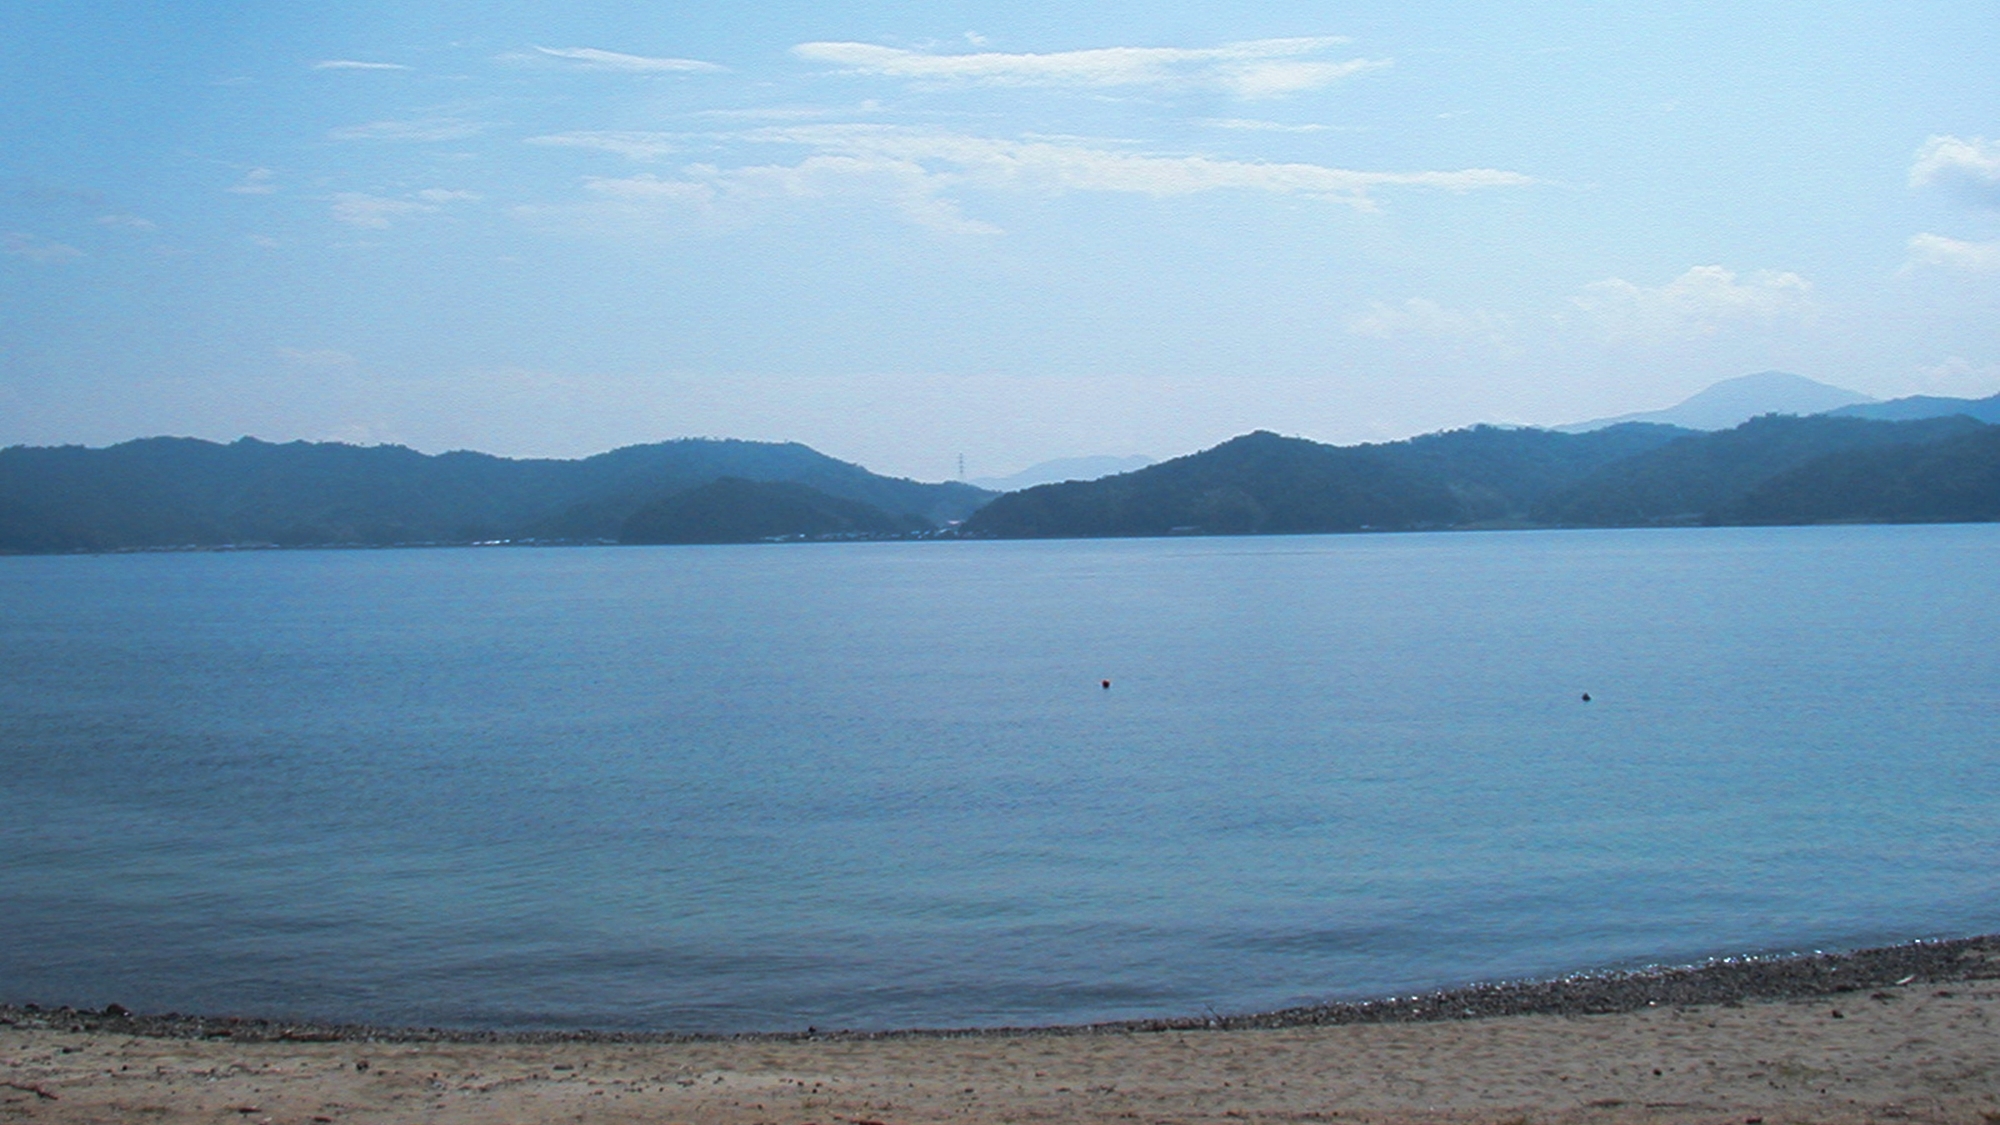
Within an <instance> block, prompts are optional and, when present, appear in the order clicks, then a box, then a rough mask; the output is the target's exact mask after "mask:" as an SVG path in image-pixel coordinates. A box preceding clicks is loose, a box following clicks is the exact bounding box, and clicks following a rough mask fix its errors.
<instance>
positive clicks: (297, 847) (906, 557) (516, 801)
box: [0, 525, 2000, 1031]
mask: <svg viewBox="0 0 2000 1125" xmlns="http://www.w3.org/2000/svg"><path fill="white" fill-rule="evenodd" d="M1996 548H2000V528H1996V527H1993V526H1988V525H1981V526H1926V527H1840V528H1788V529H1718V530H1674V531H1657V532H1644V531H1631V532H1624V531H1611V532H1553V533H1510V534H1499V533H1494V534H1447V535H1379V536H1347V537H1321V536H1311V537H1290V538H1265V539H1186V540H1180V539H1175V540H1132V541H1081V542H1011V543H990V542H989V543H918V544H901V543H899V544H890V543H884V544H853V545H841V546H832V545H828V546H802V547H716V548H657V549H654V548H621V549H594V550H593V549H574V550H525V549H496V550H479V551H473V550H442V551H414V550H413V551H379V552H269V553H245V554H156V555H127V556H94V557H33V558H8V559H0V755H4V759H0V760H4V761H5V762H6V763H7V778H8V788H9V790H10V792H11V793H12V794H13V795H14V799H13V800H12V801H11V802H10V805H11V809H10V815H8V816H7V817H4V818H0V855H4V856H5V857H6V858H5V861H4V863H0V1000H5V1001H13V1002H20V1001H29V1000H33V1001H38V1002H41V1003H44V1004H55V1003H71V1004H78V1005H93V1006H97V1005H102V1004H105V1003H108V1002H112V1001H117V1002H120V1003H123V1004H126V1005H128V1006H130V1007H134V1008H139V1009H142V1010H153V1011H160V1010H167V1009H178V1010H182V1011H199V1012H208V1013H227V1012H235V1013H242V1014H256V1015H284V1016H298V1017H316V1018H323V1019H355V1020H369V1021H378V1022H390V1023H417V1024H439V1025H478V1026H506V1027H527V1026H557V1027H582V1026H588V1027H596V1028H649V1029H666V1030H716V1031H740V1030H753V1029H786V1028H803V1027H805V1026H807V1025H809V1024H810V1025H816V1026H818V1027H821V1028H829V1027H869V1028H883V1027H897V1026H912V1025H926V1026H960V1025H991V1024H1022V1023H1050V1022H1070V1021H1083V1020H1095V1019H1106V1018H1116V1017H1128V1016H1148V1015H1189V1014H1196V1013H1199V1012H1202V1011H1204V1010H1207V1009H1210V1008H1212V1009H1214V1010H1217V1011H1221V1012H1231V1011H1244V1010H1251V1009H1265V1008H1272V1007H1277V1006H1282V1005H1287V1004H1295V1003H1302V1002H1310V1001H1313V1000H1319V999H1327V998H1335V997H1361V996H1375V995H1383V994H1388V993H1395V992H1406V991H1410V990H1413V989H1422V988H1430V987H1435V986H1441V985H1448V984H1454V983H1462V982H1468V981H1474V980H1483V979H1493V978H1498V977H1515V976H1537V975H1550V974H1556V973H1562V972H1567V971H1575V970H1587V969H1598V968H1608V967H1630V966H1637V965H1642V964H1647V963H1654V962H1662V961H1665V962H1673V961H1686V960H1694V959H1700V958H1704V957H1708V956H1715V955H1733V954H1744V953H1758V952H1776V951H1788V950H1797V949H1805V948H1821V947H1827V948H1830V947H1842V946H1856V945H1866V944H1875V943H1881V942H1890V941H1899V940H1906V939H1910V938H1917V937H1926V936H1949V935H1956V934H1967V933H1974V932H1984V931H1990V930H1994V929H2000V874H1996V872H2000V827H1996V825H2000V763H1996V761H1995V759H1994V755H1993V753H1992V745H1993V743H1992V736H1991V726H1992V718H1993V716H1994V714H1995V709H1996V706H2000V681H1996V675H1995V673H1996V669H1995V666H1994V660H1993V657H1992V655H1991V652H1992V646H1991V638H1992V637H1994V636H1996V635H2000V572H1996V569H1995V568H1994V567H1993V565H1992V560H1993V558H1994V557H1995V551H1996ZM1107 678H1108V679H1110V680H1111V681H1112V687H1111V688H1110V689H1108V690H1107V689H1105V688H1102V687H1100V686H1099V684H1100V681H1101V680H1103V679H1107ZM1586 691H1587V692H1589V693H1590V695H1591V697H1592V698H1591V701H1590V702H1587V703H1586V702H1584V701H1583V700H1582V699H1581V698H1580V696H1581V694H1582V693H1584V692H1586Z"/></svg>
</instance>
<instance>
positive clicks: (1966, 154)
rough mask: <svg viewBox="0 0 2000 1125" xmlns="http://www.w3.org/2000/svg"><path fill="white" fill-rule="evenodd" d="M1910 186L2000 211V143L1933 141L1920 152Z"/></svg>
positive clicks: (1941, 138) (1944, 138) (1953, 139)
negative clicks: (1940, 191)
mask: <svg viewBox="0 0 2000 1125" xmlns="http://www.w3.org/2000/svg"><path fill="white" fill-rule="evenodd" d="M1910 186H1911V187H1913V188H1921V187H1939V188H1943V189H1944V190H1946V191H1949V192H1951V193H1953V194H1955V195H1957V196H1959V197H1960V198H1961V199H1965V200H1967V201H1969V202H1972V203H1976V204H1978V205H1980V206H1983V207H2000V142H1995V141H1989V140H1987V139H1985V138H1984V137H1973V138H1971V139H1970V140H1968V139H1966V138H1963V137H1950V136H1938V137H1932V138H1930V139H1929V140H1927V141H1925V142H1924V146H1923V147H1922V148H1920V149H1918V150H1917V160H1916V163H1915V164H1913V165H1911V166H1910Z"/></svg>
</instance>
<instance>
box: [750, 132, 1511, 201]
mask: <svg viewBox="0 0 2000 1125" xmlns="http://www.w3.org/2000/svg"><path fill="white" fill-rule="evenodd" d="M745 136H746V137H747V138H748V139H752V140H760V141H766V142H774V143H788V144H800V145H807V146H810V147H812V148H814V149H817V150H820V151H822V152H828V153H838V154H842V155H846V156H851V157H854V158H857V159H866V160H890V161H898V162H904V163H909V164H913V165H916V166H918V167H923V168H926V169H937V170H939V171H938V174H939V175H941V176H943V177H945V179H946V181H947V182H949V183H964V184H969V185H972V186H977V187H982V188H1017V189H1027V190H1035V191H1047V192H1065V191H1104V192H1128V193H1135V194H1140V195H1153V196H1176V195H1193V194H1197V193H1200V192H1208V191H1220V190H1230V189H1235V190H1249V191H1264V192H1272V193H1276V194H1282V195H1307V196H1320V197H1325V198H1332V199H1338V200H1340V201H1341V202H1345V203H1348V204H1351V205H1353V206H1355V207H1359V208H1363V209H1372V207H1373V206H1374V204H1373V201H1372V200H1371V198H1370V197H1369V194H1368V193H1369V192H1370V191H1371V190H1373V189H1377V188H1385V187H1422V188H1431V189H1436V190H1442V191H1451V192H1466V191H1476V190H1480V189H1483V188H1496V187H1522V186H1526V185H1529V184H1532V183H1534V182H1535V180H1534V179H1533V177H1530V176H1525V175H1522V174H1521V173H1518V172H1508V171H1502V170H1499V169H1493V168H1465V169H1459V170H1456V171H1420V172H1369V171H1359V170H1355V169H1348V168H1335V167H1329V166H1327V165H1323V164H1302V163H1272V162H1262V161H1242V160H1225V159H1218V158H1216V157H1211V156H1202V155H1158V154H1152V153H1145V152H1135V151H1130V150H1126V149H1116V148H1109V147H1104V146H1102V145H1095V144H1091V143H1089V142H1087V141H1068V140H1046V139H1030V140H1009V139H1002V138H995V137H981V136H974V135H970V134H965V133H951V132H943V131H934V130H926V129H908V128H900V127H896V126H884V125H802V126H793V127H789V128H784V127H773V128H769V129H759V130H752V131H751V132H749V133H747V134H745Z"/></svg>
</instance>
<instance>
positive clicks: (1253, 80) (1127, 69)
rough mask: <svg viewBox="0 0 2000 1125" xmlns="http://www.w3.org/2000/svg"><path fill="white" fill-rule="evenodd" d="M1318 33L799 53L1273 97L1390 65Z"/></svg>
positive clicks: (1058, 80)
mask: <svg viewBox="0 0 2000 1125" xmlns="http://www.w3.org/2000/svg"><path fill="white" fill-rule="evenodd" d="M1347 42H1348V40H1346V39H1344V38H1337V37H1328V36H1313V37H1304V38H1293V39H1256V40H1250V41H1246V42H1242V43H1230V44H1226V45H1224V46H1221V47H1197V48H1187V47H1099V48H1094V49H1090V50H1082V51H1056V52H1050V53H1046V54H1006V53H1001V52H997V51H981V52H977V53H972V54H938V53H935V52H930V51H912V50H906V49H902V48H898V47H883V46H878V45H876V44H873V43H847V42H818V43H801V44H799V45H798V46H796V47H793V48H792V54H793V55H795V56H797V57H798V58H801V59H805V60H807V61H809V62H819V63H828V64H831V65H833V66H836V67H838V68H840V69H841V70H843V71H845V72H847V73H850V74H863V75H873V76H878V77H884V78H903V79H910V80H914V81H920V82H931V83H949V84H966V85H986V86H1072V87H1085V88H1091V87H1095V88H1106V87H1120V86H1153V87H1176V86H1178V87H1189V88H1202V89H1216V90H1223V91H1226V92H1228V93H1231V94H1234V95H1235V96H1237V97H1239V98H1246V99H1254V98H1270V97H1279V96H1282V95H1285V94H1296V93H1300V92H1302V91H1306V90H1316V89H1320V88H1321V87H1324V86H1329V85H1332V84H1333V83H1335V82H1338V81H1340V80H1341V79H1343V78H1348V77H1351V76H1353V75H1356V74H1361V73H1364V72H1366V71H1370V70H1379V69H1381V68H1382V67H1386V66H1388V65H1390V64H1389V60H1387V59H1345V60H1339V61H1334V60H1329V59H1324V58H1319V57H1315V56H1321V55H1324V54H1326V53H1327V52H1328V51H1330V50H1332V49H1333V48H1334V47H1338V46H1341V45H1343V44H1345V43H1347Z"/></svg>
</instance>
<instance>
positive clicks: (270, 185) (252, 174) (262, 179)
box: [223, 168, 278, 195]
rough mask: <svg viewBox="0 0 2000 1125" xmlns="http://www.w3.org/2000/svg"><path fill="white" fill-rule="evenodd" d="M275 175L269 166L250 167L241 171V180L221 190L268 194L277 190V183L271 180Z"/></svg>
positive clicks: (248, 193) (246, 193) (245, 193)
mask: <svg viewBox="0 0 2000 1125" xmlns="http://www.w3.org/2000/svg"><path fill="white" fill-rule="evenodd" d="M277 175H278V174H277V173H276V172H273V171H271V170H270V169H269V168H252V169H250V170H249V171H248V172H245V173H243V178H242V179H241V180H238V181H237V182H236V183H234V184H232V185H230V186H229V187H227V188H224V189H223V190H225V191H231V192H235V193H236V194H237V195H270V194H272V193H273V192H275V191H277V190H278V185H277V184H276V183H274V182H272V181H274V180H275V179H276V178H277Z"/></svg>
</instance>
